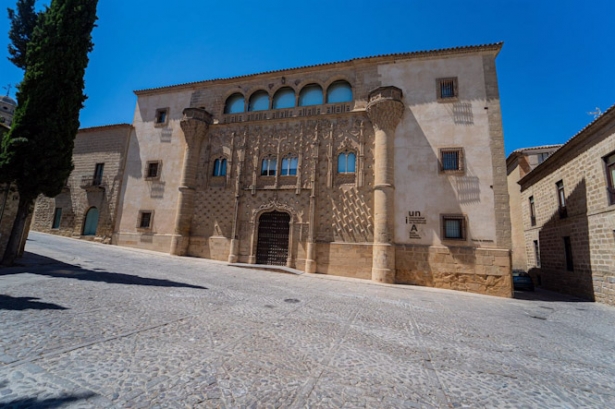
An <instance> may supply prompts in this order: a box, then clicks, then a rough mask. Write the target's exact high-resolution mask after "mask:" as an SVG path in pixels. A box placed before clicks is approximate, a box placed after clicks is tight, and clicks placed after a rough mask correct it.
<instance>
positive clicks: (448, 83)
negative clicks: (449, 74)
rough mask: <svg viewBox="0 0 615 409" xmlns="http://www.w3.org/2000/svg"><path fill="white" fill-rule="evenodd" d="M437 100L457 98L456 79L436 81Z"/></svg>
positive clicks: (439, 79)
mask: <svg viewBox="0 0 615 409" xmlns="http://www.w3.org/2000/svg"><path fill="white" fill-rule="evenodd" d="M436 84H437V90H438V99H439V100H450V99H455V98H457V97H458V94H457V77H454V78H438V79H437V80H436Z"/></svg>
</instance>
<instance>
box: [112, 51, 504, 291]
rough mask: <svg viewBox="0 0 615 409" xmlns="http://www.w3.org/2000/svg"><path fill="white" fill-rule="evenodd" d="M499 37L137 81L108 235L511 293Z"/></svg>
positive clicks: (160, 247) (119, 240)
mask: <svg viewBox="0 0 615 409" xmlns="http://www.w3.org/2000/svg"><path fill="white" fill-rule="evenodd" d="M500 49H501V44H489V45H480V46H468V47H459V48H452V49H443V50H434V51H422V52H411V53H403V54H392V55H385V56H378V57H368V58H357V59H353V60H348V61H342V62H336V63H329V64H322V65H316V66H310V67H302V68H295V69H287V70H280V71H274V72H266V73H260V74H254V75H246V76H242V77H235V78H227V79H216V80H209V81H202V82H196V83H189V84H182V85H174V86H168V87H162V88H156V89H146V90H141V91H137V92H136V94H137V106H136V110H135V115H134V121H133V123H132V130H131V133H130V138H129V142H128V147H127V152H126V163H125V166H124V167H123V182H122V183H121V191H120V193H119V199H118V200H119V202H118V206H117V215H116V217H115V220H116V221H115V223H114V224H115V228H114V232H113V238H112V242H113V243H114V244H118V245H122V246H132V247H138V248H143V249H149V250H155V251H161V252H168V253H171V254H175V255H179V256H193V257H203V258H208V259H214V260H222V261H227V262H231V263H248V264H269V265H282V266H286V267H291V268H294V269H298V270H303V271H306V272H310V273H322V274H334V275H343V276H350V277H357V278H364V279H371V280H375V281H378V282H384V283H408V284H417V285H425V286H434V287H441V288H451V289H456V290H462V291H472V292H479V293H487V294H493V295H499V296H506V297H509V296H511V294H512V281H511V275H510V272H511V256H510V250H511V232H510V212H509V204H508V203H509V202H508V190H507V184H506V163H505V156H504V144H503V134H502V123H501V114H500V100H499V94H498V85H497V77H496V69H495V59H496V57H497V55H498V53H499V51H500Z"/></svg>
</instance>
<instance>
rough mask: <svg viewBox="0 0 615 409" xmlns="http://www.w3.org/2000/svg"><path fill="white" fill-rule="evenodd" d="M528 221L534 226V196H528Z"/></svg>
mask: <svg viewBox="0 0 615 409" xmlns="http://www.w3.org/2000/svg"><path fill="white" fill-rule="evenodd" d="M530 223H531V225H532V226H536V207H535V206H534V196H530Z"/></svg>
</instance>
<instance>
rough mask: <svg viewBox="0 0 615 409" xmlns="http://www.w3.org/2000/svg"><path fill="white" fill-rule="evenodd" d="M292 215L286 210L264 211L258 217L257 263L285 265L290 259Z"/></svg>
mask: <svg viewBox="0 0 615 409" xmlns="http://www.w3.org/2000/svg"><path fill="white" fill-rule="evenodd" d="M289 234H290V215H289V214H288V213H284V212H278V211H273V212H268V213H263V214H262V215H261V216H260V218H259V219H258V241H257V244H256V264H268V265H274V266H284V265H286V263H287V260H288V243H289Z"/></svg>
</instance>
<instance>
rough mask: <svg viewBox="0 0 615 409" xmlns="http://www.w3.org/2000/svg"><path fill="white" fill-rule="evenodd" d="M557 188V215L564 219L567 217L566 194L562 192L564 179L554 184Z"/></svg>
mask: <svg viewBox="0 0 615 409" xmlns="http://www.w3.org/2000/svg"><path fill="white" fill-rule="evenodd" d="M555 186H556V188H557V201H558V203H559V217H560V219H564V218H566V217H568V211H567V210H566V194H565V193H564V181H562V180H560V181H559V182H557V183H556V184H555Z"/></svg>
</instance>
